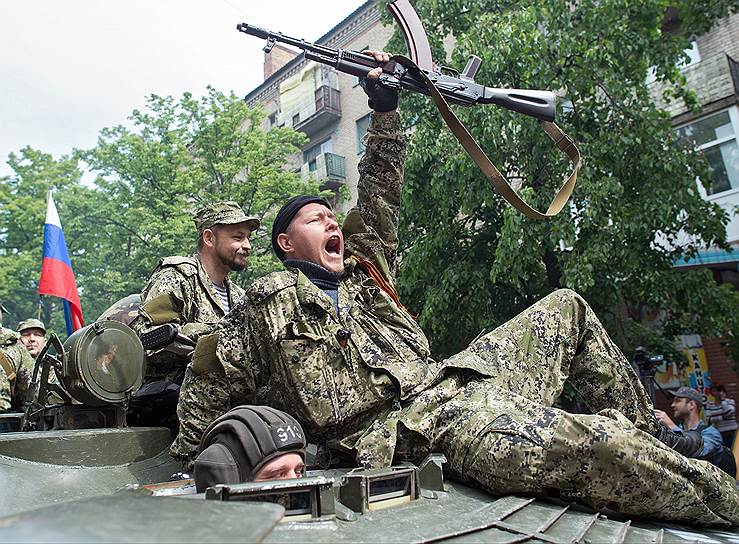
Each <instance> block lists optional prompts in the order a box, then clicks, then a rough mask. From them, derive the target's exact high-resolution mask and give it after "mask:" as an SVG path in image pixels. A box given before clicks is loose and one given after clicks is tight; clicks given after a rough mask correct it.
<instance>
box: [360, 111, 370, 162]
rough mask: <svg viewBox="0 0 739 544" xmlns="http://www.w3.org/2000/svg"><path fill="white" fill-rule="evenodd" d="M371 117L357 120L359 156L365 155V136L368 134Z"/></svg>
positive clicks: (368, 115) (367, 116)
mask: <svg viewBox="0 0 739 544" xmlns="http://www.w3.org/2000/svg"><path fill="white" fill-rule="evenodd" d="M370 115H371V114H369V113H368V114H367V115H365V116H364V117H362V118H360V119H357V155H360V154H362V153H364V135H365V134H367V129H368V128H369V123H370Z"/></svg>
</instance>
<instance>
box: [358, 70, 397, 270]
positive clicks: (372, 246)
mask: <svg viewBox="0 0 739 544" xmlns="http://www.w3.org/2000/svg"><path fill="white" fill-rule="evenodd" d="M363 87H364V89H365V92H366V93H367V95H368V96H369V104H370V107H372V108H374V111H373V113H372V117H371V120H370V125H369V128H368V130H367V141H366V148H365V153H364V157H362V160H361V161H360V163H359V183H358V186H357V192H358V198H357V206H356V207H355V208H353V209H352V210H351V211H350V212H349V214H348V215H347V218H346V220H345V222H344V227H343V231H344V238H345V240H346V249H347V253H348V254H353V255H356V256H357V257H360V258H362V259H365V260H370V261H373V262H375V264H377V265H379V266H380V269H382V270H383V272H384V273H385V274H386V276H388V278H389V279H391V280H392V279H394V277H395V261H396V254H397V251H398V216H399V212H400V191H401V188H402V185H403V167H404V164H405V151H406V149H405V138H404V137H403V133H402V131H401V129H400V117H399V116H398V113H397V111H395V109H396V107H397V94H391V95H389V94H388V93H389V91H388V90H387V89H384V88H381V87H378V86H377V85H376V84H375V83H374V81H373V80H371V79H366V80H363Z"/></svg>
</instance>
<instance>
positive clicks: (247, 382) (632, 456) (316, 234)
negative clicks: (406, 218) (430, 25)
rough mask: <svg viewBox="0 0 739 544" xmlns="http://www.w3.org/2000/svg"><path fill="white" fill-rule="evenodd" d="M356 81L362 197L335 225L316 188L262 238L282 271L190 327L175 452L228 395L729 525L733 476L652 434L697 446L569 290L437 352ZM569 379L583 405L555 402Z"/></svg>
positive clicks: (335, 432)
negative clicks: (403, 288) (408, 302)
mask: <svg viewBox="0 0 739 544" xmlns="http://www.w3.org/2000/svg"><path fill="white" fill-rule="evenodd" d="M373 54H374V55H375V56H376V58H377V59H378V60H381V61H385V60H387V58H388V57H387V55H386V54H384V53H373ZM378 75H379V70H374V71H372V72H370V74H369V77H370V78H377V77H378ZM363 86H364V88H365V90H366V92H367V94H368V95H369V96H370V105H371V107H372V108H373V109H374V112H373V113H372V120H371V122H370V127H369V131H368V134H369V137H368V140H367V144H366V152H365V155H364V157H363V158H362V161H361V163H360V166H359V171H360V180H359V184H358V201H357V206H356V208H354V209H353V210H351V211H350V212H349V214H348V215H347V217H346V220H345V221H344V224H343V226H342V227H341V228H340V227H339V224H338V223H337V221H336V217H335V216H334V213H333V212H332V211H331V207H330V206H329V205H328V203H327V202H325V201H322V200H321V199H319V198H315V197H301V198H297V199H293V200H290V201H289V202H288V203H286V204H285V206H283V208H282V210H280V212H279V214H278V217H277V219H276V220H275V225H274V229H273V232H272V240H273V246H274V249H275V252H276V253H277V255H278V256H279V257H280V258H281V259H283V262H284V264H285V266H286V270H284V271H281V272H276V273H273V274H270V275H268V276H265V277H263V278H261V279H259V280H257V281H256V282H255V283H254V284H252V285H251V286H250V288H249V289H248V291H247V293H246V296H245V300H244V302H243V303H242V304H240V305H239V306H238V307H237V308H236V309H235V310H234V311H232V312H231V313H230V314H229V315H228V316H227V317H226V318H225V319H223V320H222V321H221V322H220V323H219V325H218V326H217V327H216V332H215V333H214V334H213V335H209V336H207V337H203V338H201V341H200V342H199V343H198V347H197V348H196V351H195V354H194V356H193V359H192V362H191V363H190V365H189V366H188V370H187V373H186V377H185V382H184V384H183V389H182V395H181V397H180V402H179V405H178V416H179V418H180V422H181V425H180V433H179V435H178V437H177V439H176V440H175V442H174V443H173V446H172V450H171V451H172V453H173V454H174V455H175V456H177V457H178V458H179V459H181V460H182V461H184V462H187V463H191V462H192V459H193V458H194V456H195V454H196V451H197V447H198V443H199V440H200V437H201V435H202V433H203V431H204V430H205V427H206V426H207V425H208V423H210V422H211V421H213V420H214V419H216V418H217V417H218V416H220V415H221V414H223V413H225V412H226V411H228V410H229V409H230V408H231V407H232V406H234V405H236V404H241V403H259V404H268V405H270V406H274V407H275V408H278V409H280V410H284V411H286V412H288V413H290V414H292V415H293V416H294V417H295V418H296V419H297V420H298V421H300V423H301V425H302V427H303V429H304V430H305V432H306V433H307V435H308V438H309V440H310V441H311V442H316V443H319V444H322V445H323V446H325V447H327V448H329V449H330V450H332V451H336V452H341V453H343V454H349V455H351V456H352V457H353V458H354V459H355V461H356V463H357V464H359V465H361V466H367V467H381V466H388V465H390V464H392V463H393V462H400V461H406V460H407V461H416V462H418V461H420V460H421V459H422V458H423V457H424V456H425V455H426V454H428V453H430V452H443V453H444V454H445V455H446V457H447V459H448V465H447V467H448V468H449V470H450V471H451V473H452V474H453V475H454V476H455V477H457V478H459V479H461V480H462V481H467V482H470V483H473V484H475V485H478V486H481V487H482V488H484V489H486V490H487V491H489V492H491V493H493V494H510V493H527V494H534V495H550V496H551V495H553V496H557V497H560V498H562V499H564V500H572V501H577V502H580V503H584V504H588V505H590V506H592V507H594V508H602V507H606V506H608V507H610V508H612V509H616V510H619V511H621V512H624V513H627V514H632V515H644V516H653V517H658V518H663V519H673V520H686V521H690V522H692V523H700V524H706V525H734V524H739V493H738V492H737V489H736V487H735V482H734V480H733V479H732V478H730V477H728V476H727V475H726V474H724V473H723V472H722V471H721V470H720V469H718V468H717V467H715V466H713V465H711V464H709V463H705V462H702V461H697V460H694V459H689V458H687V457H685V456H684V455H681V454H680V453H677V452H676V451H674V450H673V449H671V447H668V446H667V445H665V443H663V442H668V443H669V444H670V445H672V446H678V447H679V448H681V449H682V450H683V451H685V452H686V453H693V452H694V450H696V449H698V448H700V447H701V446H702V443H701V441H700V435H699V434H697V433H694V435H692V436H688V437H682V438H681V437H676V436H675V435H673V434H671V433H670V432H669V431H668V430H667V429H666V428H665V427H664V426H663V425H661V424H660V423H659V422H658V421H657V419H656V418H655V416H654V413H653V407H652V404H651V403H650V401H649V399H648V397H647V395H646V393H645V391H644V389H643V387H642V385H641V383H640V382H639V379H638V378H637V376H636V374H635V373H634V372H633V370H632V368H631V366H630V364H629V362H628V361H627V359H626V358H625V357H624V355H623V354H622V353H621V351H620V350H619V349H618V347H617V346H616V345H615V344H614V343H613V341H612V340H611V339H610V338H609V337H608V335H607V334H606V332H605V330H604V328H603V325H602V324H601V323H600V321H599V320H598V318H597V317H596V316H595V314H594V313H593V311H592V310H591V308H590V307H589V306H588V304H587V303H586V302H585V301H584V300H583V299H582V298H581V297H580V296H578V295H577V294H576V293H574V292H572V291H568V290H560V291H556V292H554V293H552V294H550V295H549V296H547V297H545V298H544V299H542V300H541V301H539V302H538V303H536V304H534V305H533V306H532V307H530V308H529V309H527V310H526V311H524V312H523V313H522V314H520V315H518V316H517V317H515V318H513V319H512V320H510V321H509V322H507V323H505V324H503V325H502V326H500V327H498V328H497V329H495V330H494V331H492V332H490V333H488V334H486V335H485V336H482V337H481V338H479V339H477V340H475V341H474V342H473V343H472V344H471V345H470V346H469V347H468V348H467V349H465V350H464V351H462V352H460V353H458V354H456V355H454V356H452V357H450V358H449V359H446V360H443V361H437V360H436V359H434V358H433V357H432V356H431V353H430V351H429V343H428V340H427V338H426V336H425V335H424V333H423V331H422V330H421V328H420V327H419V326H418V324H417V323H416V321H415V320H414V319H413V317H412V316H411V315H410V314H409V313H408V312H407V311H406V310H405V308H404V307H403V306H402V305H401V304H400V301H399V300H398V295H397V292H396V290H395V287H394V285H395V271H396V264H397V250H398V237H397V225H398V216H399V212H400V192H401V184H402V180H403V164H404V157H405V143H404V138H403V133H402V131H401V128H400V122H399V117H398V114H397V113H396V112H395V111H394V110H395V108H396V105H397V95H396V94H394V93H393V92H391V91H388V90H385V89H383V88H380V87H378V86H377V85H376V84H375V83H374V81H371V80H365V81H364V83H363ZM460 311H464V308H463V307H460ZM566 381H567V382H570V383H571V384H572V385H573V386H574V387H575V388H576V389H577V390H578V391H580V393H581V394H582V397H583V398H584V399H586V400H587V403H588V408H589V409H590V410H591V411H592V414H591V415H585V414H570V413H567V412H564V411H562V410H559V409H557V408H554V407H553V406H552V405H553V403H554V402H555V400H556V399H557V397H558V396H559V395H560V393H561V392H562V388H563V386H564V383H565V382H566ZM696 434H697V437H696V436H695V435H696Z"/></svg>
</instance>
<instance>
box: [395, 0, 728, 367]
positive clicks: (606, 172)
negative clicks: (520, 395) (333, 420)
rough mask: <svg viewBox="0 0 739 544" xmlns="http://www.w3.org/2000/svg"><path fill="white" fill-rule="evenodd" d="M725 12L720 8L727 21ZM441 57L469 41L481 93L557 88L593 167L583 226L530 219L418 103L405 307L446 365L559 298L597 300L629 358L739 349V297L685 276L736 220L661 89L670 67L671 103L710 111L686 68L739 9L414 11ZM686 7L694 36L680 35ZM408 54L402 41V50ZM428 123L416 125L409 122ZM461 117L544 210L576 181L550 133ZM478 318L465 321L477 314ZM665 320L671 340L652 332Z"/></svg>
mask: <svg viewBox="0 0 739 544" xmlns="http://www.w3.org/2000/svg"><path fill="white" fill-rule="evenodd" d="M708 4H710V9H708V8H709V5H708ZM414 5H415V7H416V9H417V11H418V12H419V14H420V15H421V18H422V19H423V20H424V24H425V25H426V30H427V32H428V35H429V36H430V37H433V38H434V39H435V40H436V41H435V43H434V44H433V45H434V47H435V57H436V58H437V59H439V58H443V55H444V52H443V50H442V49H441V43H440V41H439V39H438V38H439V37H442V36H448V35H450V34H452V35H453V36H454V38H455V43H454V48H453V51H452V54H451V64H452V65H454V66H463V65H464V64H465V61H466V59H467V57H468V55H470V54H476V55H478V56H481V57H482V60H483V65H482V69H481V70H480V72H479V74H478V76H477V78H476V79H477V81H479V82H482V83H484V84H486V85H488V86H493V87H515V88H532V89H555V90H558V91H559V92H560V93H561V94H563V95H565V99H564V100H561V101H560V103H561V104H562V106H561V107H560V110H559V111H558V123H559V124H560V126H562V127H563V128H564V129H565V131H566V132H568V133H569V134H570V135H571V136H572V137H573V139H574V140H575V141H576V142H577V143H578V145H579V147H580V149H581V152H582V154H583V156H584V161H585V163H584V164H585V165H584V168H583V169H582V171H581V173H580V176H579V181H578V187H577V188H576V190H575V193H574V195H573V199H572V204H571V207H570V208H569V210H567V209H566V210H565V211H563V212H562V213H561V214H560V215H558V216H557V217H556V218H554V219H551V220H548V221H533V220H528V219H526V218H525V217H523V216H522V215H520V214H519V213H518V212H517V211H515V210H514V209H513V208H511V207H510V206H508V205H507V204H505V203H504V202H503V201H502V199H501V198H500V197H499V196H498V195H497V194H495V193H494V191H493V189H492V187H491V185H490V182H489V181H487V180H486V179H485V178H484V176H483V175H482V174H481V173H480V172H479V171H478V169H477V167H476V166H475V165H474V163H472V161H471V160H470V159H469V158H468V157H467V156H466V154H465V153H464V151H463V150H462V148H461V146H459V145H458V144H457V142H456V140H455V139H454V138H453V136H452V135H451V133H450V131H449V130H448V129H446V127H444V126H443V122H442V121H441V119H440V116H439V115H438V113H437V112H436V110H435V108H434V106H433V105H432V104H431V103H430V101H429V100H427V99H426V98H425V97H420V96H418V95H415V96H411V95H407V94H406V95H404V96H403V98H402V101H401V111H403V112H405V113H404V115H405V118H406V122H407V124H408V125H409V126H410V125H411V124H413V126H414V130H413V132H412V136H411V137H410V146H409V156H408V160H407V163H406V182H405V187H404V192H403V200H402V208H401V210H402V211H401V233H400V239H401V240H402V241H403V242H404V243H405V246H404V247H403V248H402V251H403V254H402V255H403V258H402V263H401V266H400V272H399V277H400V291H401V294H402V297H403V299H404V300H405V301H406V302H407V304H408V305H409V307H410V308H411V309H412V310H414V311H415V312H417V313H418V316H419V317H418V319H419V321H420V323H421V325H422V326H423V327H424V329H425V330H426V332H427V334H428V336H429V338H430V339H431V342H432V344H433V347H434V348H435V350H436V352H437V353H440V354H441V355H448V354H450V353H453V352H455V351H458V350H460V349H462V348H464V347H465V346H466V345H467V343H468V342H469V341H470V340H471V339H472V338H473V337H475V336H476V335H477V334H478V333H479V332H480V331H481V330H483V329H486V330H491V329H492V328H493V327H495V326H497V325H498V324H500V323H502V322H504V321H506V320H507V319H509V318H511V317H512V316H514V315H515V314H516V313H518V312H519V311H521V310H523V309H524V308H526V307H527V306H529V305H530V304H531V303H532V302H534V301H535V300H537V299H539V298H541V297H542V296H543V295H545V294H547V293H549V292H551V291H552V290H554V289H557V288H562V287H567V288H572V289H575V290H577V291H578V292H580V293H581V294H583V295H584V296H585V298H586V299H587V300H588V301H589V302H590V303H591V305H592V306H593V307H594V309H595V310H596V312H597V313H598V314H599V315H600V316H601V317H602V318H604V320H605V322H606V325H607V327H608V328H609V330H610V332H611V333H612V335H613V336H614V339H615V340H616V341H617V342H618V343H619V344H620V346H621V348H622V349H624V351H625V353H627V354H629V353H632V352H633V348H634V346H635V345H637V344H645V343H646V344H647V345H648V346H650V347H653V348H656V349H660V350H662V351H666V350H670V349H672V340H673V338H674V337H675V335H676V334H680V333H685V332H700V333H704V334H723V333H727V334H729V336H730V337H731V338H732V339H733V340H736V338H737V335H738V334H739V320H738V318H737V317H736V308H737V305H738V303H739V295H737V293H736V292H735V291H733V290H732V288H731V286H727V285H721V286H719V285H716V284H715V283H714V281H713V280H712V278H711V275H710V273H709V272H707V271H705V270H697V271H690V272H679V271H676V270H675V269H674V268H673V267H672V264H673V262H674V260H675V259H678V258H680V257H684V256H691V255H694V254H695V253H696V252H697V251H698V249H699V248H700V247H702V246H710V245H715V246H718V247H722V248H726V247H727V245H726V239H725V225H726V223H727V220H728V218H727V216H726V214H725V213H724V212H723V211H722V210H721V209H720V208H719V207H718V206H716V205H714V204H710V203H708V202H705V201H704V200H702V199H701V197H700V195H699V193H698V190H697V187H696V182H695V180H696V177H700V178H701V179H704V180H707V179H708V170H707V166H706V163H705V161H704V160H703V158H702V157H701V155H700V154H699V153H697V152H695V151H694V150H693V149H692V148H691V147H690V146H689V145H687V144H686V143H684V142H681V141H679V140H678V138H677V136H676V134H675V132H674V130H673V129H672V127H671V126H670V119H669V115H668V114H667V113H665V112H664V111H661V110H659V109H658V108H657V106H655V104H654V102H653V99H652V96H651V95H650V88H649V87H648V85H647V72H648V70H649V69H650V67H654V69H655V73H656V75H657V78H658V80H659V81H660V84H661V85H663V87H664V89H665V96H666V97H668V98H670V97H680V98H683V99H685V100H687V101H688V103H690V104H694V103H695V100H694V97H693V96H692V95H691V93H690V92H689V91H687V90H686V89H685V87H684V78H683V76H682V74H681V72H680V70H679V69H678V65H679V63H680V61H681V60H683V59H684V58H685V55H684V53H683V51H684V50H685V49H686V48H687V47H688V46H689V42H690V40H691V38H692V36H693V35H694V34H699V33H701V32H704V31H706V30H707V29H708V28H710V27H711V26H712V25H713V24H714V23H715V22H716V21H717V20H718V18H720V17H722V16H724V15H726V14H727V13H728V11H729V9H730V6H733V9H735V8H736V5H735V3H733V2H721V1H718V2H704V1H698V2H687V1H681V2H677V3H676V2H666V1H662V0H645V1H643V2H634V1H631V0H603V1H598V2H590V1H587V2H576V3H572V2H568V1H565V0H536V1H533V0H529V1H526V0H524V1H517V2H507V1H502V2H501V1H479V0H478V1H475V0H472V1H467V0H465V1H461V0H419V1H417V2H415V3H414ZM668 6H670V7H672V9H674V10H675V13H677V15H678V18H679V20H680V21H681V23H682V27H681V32H680V33H668V32H665V31H663V29H662V26H663V21H664V17H665V13H666V10H667V8H668ZM389 47H390V48H392V49H391V50H402V47H403V46H402V45H401V42H400V41H399V40H398V39H397V37H396V41H395V42H394V43H393V44H391V45H390V46H389ZM409 112H412V113H409ZM457 114H458V115H459V116H460V118H461V120H462V121H463V122H464V123H465V124H466V125H467V127H469V129H470V131H471V132H472V134H473V135H474V136H475V137H476V138H477V139H478V141H479V142H480V144H481V146H482V148H483V149H485V150H486V151H487V152H488V153H489V156H490V158H491V159H492V160H493V162H494V163H495V164H496V165H497V166H498V167H499V168H500V170H501V171H502V172H503V173H504V175H506V177H508V178H509V179H510V180H512V181H514V183H515V182H519V183H520V182H521V181H523V183H522V188H521V189H520V193H521V195H522V196H523V198H524V199H525V200H526V201H527V202H529V203H530V204H531V205H532V206H534V207H535V208H537V209H546V206H547V204H548V201H549V200H550V199H551V197H552V196H553V195H554V194H555V192H556V190H557V188H558V186H559V185H560V184H561V183H562V180H563V179H564V175H565V173H566V172H567V171H568V170H567V169H568V166H569V165H568V164H567V162H566V160H564V159H562V158H561V156H558V155H557V154H556V153H555V152H554V151H553V146H552V144H551V142H550V141H549V139H548V138H547V136H546V135H545V134H544V133H543V131H541V129H540V128H539V127H538V125H537V123H536V121H534V120H532V119H528V118H523V117H522V116H520V115H516V114H512V113H509V112H507V111H504V110H502V109H498V108H494V107H490V106H488V107H477V108H471V109H465V110H462V109H458V110H457ZM460 308H462V310H460ZM654 309H656V310H660V311H661V314H660V321H661V325H662V326H661V328H653V327H649V326H647V325H646V323H645V322H646V320H645V316H646V315H647V314H648V313H649V312H650V310H654Z"/></svg>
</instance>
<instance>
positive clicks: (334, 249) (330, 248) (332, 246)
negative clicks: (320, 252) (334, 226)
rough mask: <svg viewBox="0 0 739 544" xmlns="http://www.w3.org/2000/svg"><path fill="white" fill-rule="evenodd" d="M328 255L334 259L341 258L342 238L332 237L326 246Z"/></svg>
mask: <svg viewBox="0 0 739 544" xmlns="http://www.w3.org/2000/svg"><path fill="white" fill-rule="evenodd" d="M324 249H325V250H326V253H328V254H329V255H332V256H334V257H341V238H339V237H338V236H332V237H331V238H329V239H328V242H326V245H325V246H324Z"/></svg>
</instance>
